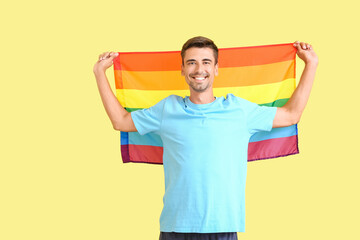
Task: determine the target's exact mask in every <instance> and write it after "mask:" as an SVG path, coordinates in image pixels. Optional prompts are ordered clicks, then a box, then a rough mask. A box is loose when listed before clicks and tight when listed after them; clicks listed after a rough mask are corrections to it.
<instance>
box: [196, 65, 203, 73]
mask: <svg viewBox="0 0 360 240" xmlns="http://www.w3.org/2000/svg"><path fill="white" fill-rule="evenodd" d="M203 69H204V68H203V65H202V64H197V65H196V68H195V71H196V73H199V74H202V73H203Z"/></svg>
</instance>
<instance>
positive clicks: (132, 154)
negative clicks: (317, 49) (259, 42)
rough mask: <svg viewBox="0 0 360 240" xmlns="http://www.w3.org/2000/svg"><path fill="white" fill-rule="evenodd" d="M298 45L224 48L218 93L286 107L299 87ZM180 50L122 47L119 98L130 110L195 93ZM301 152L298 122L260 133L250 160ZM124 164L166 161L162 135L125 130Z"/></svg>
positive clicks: (118, 61)
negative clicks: (183, 70)
mask: <svg viewBox="0 0 360 240" xmlns="http://www.w3.org/2000/svg"><path fill="white" fill-rule="evenodd" d="M295 60H296V48H295V47H293V45H292V43H289V44H277V45H264V46H254V47H239V48H222V49H219V75H218V76H217V77H215V80H214V84H213V87H214V95H215V96H217V97H220V96H224V97H225V96H226V94H227V93H232V94H234V95H235V96H239V97H242V98H244V99H247V100H249V101H251V102H255V103H257V104H259V105H265V106H275V107H281V106H283V105H284V104H285V103H286V102H287V101H288V100H289V98H290V97H291V95H292V93H293V91H294V89H295V88H296V81H295ZM180 71H181V56H180V51H167V52H119V56H118V57H116V58H115V59H114V73H115V85H116V97H117V99H118V100H119V101H120V103H121V105H122V106H123V107H124V108H125V109H126V110H127V111H128V112H131V111H135V110H138V109H143V108H148V107H151V106H153V105H155V104H156V103H157V102H159V101H160V100H162V99H163V98H165V97H167V96H169V95H171V94H176V95H179V96H182V97H184V96H186V95H187V96H189V95H190V91H189V88H188V85H187V84H186V82H185V79H184V77H182V76H181V72H180ZM297 153H299V149H298V130H297V125H292V126H289V127H284V128H274V129H272V131H270V132H259V133H256V134H254V135H253V136H252V137H251V139H250V142H249V149H248V161H254V160H260V159H268V158H276V157H282V156H287V155H291V154H297ZM121 154H122V160H123V162H124V163H127V162H135V163H153V164H162V163H163V162H162V154H163V147H162V141H161V138H160V137H159V136H158V135H155V134H151V133H149V134H146V135H143V136H141V135H140V134H138V133H137V132H129V133H128V132H121Z"/></svg>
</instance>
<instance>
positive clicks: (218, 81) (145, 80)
mask: <svg viewBox="0 0 360 240" xmlns="http://www.w3.org/2000/svg"><path fill="white" fill-rule="evenodd" d="M120 77H122V79H123V81H121V80H120ZM294 77H295V61H294V60H290V61H285V62H278V63H273V64H265V65H258V66H247V67H236V68H220V69H219V76H218V77H216V78H215V80H214V85H213V87H214V88H221V87H242V86H251V85H259V84H268V83H275V82H281V81H283V80H284V79H288V78H294ZM121 83H122V84H123V85H121ZM115 84H116V88H117V89H122V88H124V89H139V90H186V89H188V88H189V87H188V85H187V84H186V82H185V79H184V77H183V76H181V73H180V71H153V72H148V71H136V72H135V71H119V70H115Z"/></svg>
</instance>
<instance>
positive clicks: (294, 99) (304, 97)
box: [273, 41, 319, 128]
mask: <svg viewBox="0 0 360 240" xmlns="http://www.w3.org/2000/svg"><path fill="white" fill-rule="evenodd" d="M294 47H296V48H297V55H298V57H299V58H300V59H302V60H303V61H304V62H305V68H304V71H303V73H302V75H301V78H300V82H299V84H298V86H297V88H296V89H295V91H294V93H293V94H292V96H291V98H290V99H289V101H288V102H287V103H286V104H285V105H284V106H283V107H279V108H278V109H277V111H276V115H275V119H274V121H273V128H277V127H286V126H290V125H293V124H296V123H298V122H299V121H300V117H301V115H302V113H303V111H304V109H305V106H306V103H307V101H308V99H309V96H310V92H311V88H312V85H313V82H314V79H315V73H316V69H317V66H318V63H319V60H318V57H317V55H316V53H315V52H314V49H313V48H312V46H311V45H310V44H308V43H303V42H301V43H299V42H298V41H296V42H294Z"/></svg>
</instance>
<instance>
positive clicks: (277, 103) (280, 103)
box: [125, 98, 289, 112]
mask: <svg viewBox="0 0 360 240" xmlns="http://www.w3.org/2000/svg"><path fill="white" fill-rule="evenodd" d="M287 101H289V98H284V99H278V100H276V101H274V102H271V103H262V104H259V105H260V106H267V107H282V106H284V105H285V103H286V102H287ZM125 109H126V111H128V112H133V111H136V110H141V109H143V108H125Z"/></svg>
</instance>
